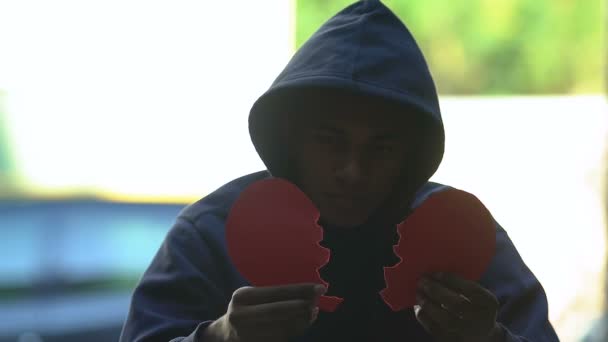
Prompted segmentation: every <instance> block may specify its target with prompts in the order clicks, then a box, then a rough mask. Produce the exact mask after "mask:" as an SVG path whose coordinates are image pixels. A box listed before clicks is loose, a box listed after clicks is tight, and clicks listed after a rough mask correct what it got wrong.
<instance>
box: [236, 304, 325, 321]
mask: <svg viewBox="0 0 608 342" xmlns="http://www.w3.org/2000/svg"><path fill="white" fill-rule="evenodd" d="M313 308H314V304H313V302H312V301H310V300H301V299H295V300H287V301H283V302H276V303H266V304H259V305H250V306H243V307H239V308H237V309H235V310H234V311H233V312H232V316H233V317H234V319H235V320H237V321H252V320H253V321H260V320H278V319H282V318H285V317H289V316H291V315H297V314H300V313H304V314H305V313H309V314H310V313H311V312H312V310H313Z"/></svg>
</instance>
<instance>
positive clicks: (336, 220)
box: [320, 214, 367, 228]
mask: <svg viewBox="0 0 608 342" xmlns="http://www.w3.org/2000/svg"><path fill="white" fill-rule="evenodd" d="M366 219H367V218H362V217H356V216H355V215H351V216H340V215H326V216H323V215H322V214H321V220H320V221H321V224H323V223H326V224H329V225H332V226H336V227H340V228H354V227H357V226H360V225H362V224H363V223H365V221H366Z"/></svg>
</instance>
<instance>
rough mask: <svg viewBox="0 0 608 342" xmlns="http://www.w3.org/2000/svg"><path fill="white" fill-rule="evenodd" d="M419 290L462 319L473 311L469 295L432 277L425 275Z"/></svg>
mask: <svg viewBox="0 0 608 342" xmlns="http://www.w3.org/2000/svg"><path fill="white" fill-rule="evenodd" d="M418 290H419V291H422V292H423V293H424V294H425V295H426V296H428V297H429V298H431V299H432V300H433V301H434V302H435V303H438V304H440V305H441V306H442V307H443V308H444V309H445V310H448V311H450V312H451V313H453V314H455V315H456V316H458V317H459V318H461V319H462V318H463V316H464V315H465V314H467V313H468V312H469V311H471V305H470V304H471V301H470V300H469V299H468V298H467V297H465V296H463V295H461V294H459V293H456V292H454V291H453V290H452V289H450V288H448V287H446V286H445V285H443V284H442V283H440V282H438V281H436V280H433V279H432V278H428V277H423V278H422V279H421V280H420V283H419V286H418Z"/></svg>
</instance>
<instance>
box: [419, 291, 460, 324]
mask: <svg viewBox="0 0 608 342" xmlns="http://www.w3.org/2000/svg"><path fill="white" fill-rule="evenodd" d="M416 302H417V304H418V305H419V306H420V308H421V309H420V310H423V311H424V312H425V315H426V316H428V317H429V318H430V319H431V320H432V321H433V322H435V323H437V324H438V325H439V326H440V327H441V328H442V330H445V331H449V332H452V333H453V332H456V331H464V328H465V322H464V321H463V320H462V319H461V318H460V317H458V316H457V315H455V314H453V313H451V312H450V311H448V310H445V308H444V307H443V306H441V304H440V303H436V302H434V301H433V300H432V299H431V298H429V297H427V296H426V295H425V294H424V293H418V294H417V295H416Z"/></svg>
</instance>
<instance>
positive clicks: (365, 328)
mask: <svg viewBox="0 0 608 342" xmlns="http://www.w3.org/2000/svg"><path fill="white" fill-rule="evenodd" d="M345 99H348V101H349V103H347V104H345V105H346V106H348V105H353V103H356V102H358V101H366V102H367V103H379V104H380V103H381V104H382V106H385V105H386V106H389V107H390V108H392V110H398V111H400V112H402V113H403V115H412V116H415V118H416V120H415V121H414V122H416V125H417V126H416V133H415V134H416V139H417V144H416V146H417V150H418V153H417V154H416V155H415V156H413V157H411V158H412V159H411V160H409V161H408V164H407V166H406V167H404V170H403V173H402V175H403V176H402V177H401V178H400V179H399V180H398V181H397V184H396V185H395V187H394V192H393V193H392V194H391V195H390V196H388V198H387V200H386V202H385V203H384V205H383V206H382V207H381V208H380V209H379V210H378V211H377V212H376V213H374V214H373V215H372V217H370V219H369V220H368V222H366V223H365V224H363V225H361V226H360V227H356V228H354V229H348V230H343V229H335V228H336V227H325V226H324V227H323V228H324V239H323V241H322V242H321V244H322V245H324V246H325V247H327V248H329V249H330V250H331V253H332V254H331V259H330V262H329V263H328V264H327V265H326V266H325V267H324V268H323V269H322V270H321V275H322V276H323V278H324V279H325V280H327V281H328V282H329V283H330V284H331V285H330V288H329V292H328V295H339V296H342V297H344V298H345V301H344V303H343V304H342V305H341V306H340V307H339V309H338V310H337V311H336V312H333V313H324V312H321V313H320V315H319V317H318V319H317V320H316V321H315V323H314V324H313V325H312V326H311V327H310V329H308V331H307V332H306V334H305V335H304V336H301V337H299V338H297V339H295V340H294V341H298V342H305V341H306V342H308V341H315V342H323V341H401V342H405V341H412V342H414V341H420V342H423V341H432V339H431V337H430V336H429V335H428V334H427V333H426V332H425V331H424V329H423V328H422V326H420V324H418V322H417V321H416V318H415V316H414V312H413V310H412V309H407V310H403V311H400V312H393V311H392V310H390V309H389V308H388V306H387V305H386V304H385V303H384V302H383V301H382V299H381V297H380V295H379V293H378V292H379V291H380V290H382V289H383V288H384V287H385V285H386V284H385V283H384V279H383V272H382V270H383V267H386V266H390V265H393V264H394V263H395V262H396V261H397V259H396V256H395V255H393V254H392V253H390V252H387V251H390V250H391V246H392V245H395V244H396V243H397V239H398V236H397V235H396V232H395V224H396V223H399V222H400V221H401V220H403V219H404V218H405V217H407V215H408V214H409V213H410V212H411V211H412V210H413V209H415V208H416V207H417V206H418V205H420V204H421V203H423V202H424V201H425V199H426V198H428V196H429V195H430V194H432V193H434V192H437V191H443V190H445V189H447V188H448V187H447V186H445V185H441V184H437V183H432V182H429V181H428V180H429V178H430V177H431V176H432V175H433V174H434V173H435V171H436V170H437V168H438V167H439V164H440V162H441V159H442V157H443V151H444V131H443V124H442V121H441V112H440V108H439V102H438V99H437V92H436V89H435V85H434V82H433V79H432V76H431V73H430V72H429V69H428V66H427V64H426V62H425V59H424V56H423V55H422V52H421V51H420V49H419V48H418V46H417V44H416V42H415V40H414V38H413V37H412V35H411V34H410V32H409V31H408V29H407V28H406V27H405V26H404V24H403V23H402V22H401V21H400V20H399V19H398V18H397V17H396V16H395V15H394V14H393V13H392V12H391V11H390V10H389V9H388V8H387V7H386V6H384V5H383V4H382V3H381V2H380V1H359V2H357V3H355V4H353V5H351V6H349V7H347V8H345V9H344V10H342V11H341V12H340V13H338V14H337V15H335V16H334V17H332V18H331V19H330V20H329V21H327V22H326V23H325V24H324V25H323V26H322V27H321V28H320V29H319V30H318V31H317V32H316V33H315V34H314V35H313V36H312V37H311V38H310V39H309V40H308V41H307V42H306V43H305V44H304V45H303V46H302V47H301V48H300V49H299V50H298V51H297V53H296V54H295V55H294V57H293V58H292V60H291V61H290V62H289V64H288V65H287V66H286V68H285V69H284V71H283V72H282V73H281V74H280V75H279V76H278V77H277V79H276V80H275V82H274V83H273V84H272V86H271V87H270V89H269V90H268V91H267V92H266V93H265V94H263V95H262V96H261V97H260V98H259V99H258V100H257V101H256V103H255V104H254V105H253V107H252V109H251V112H250V116H249V130H250V135H251V139H252V142H253V144H254V146H255V148H256V151H257V152H258V154H259V155H260V158H261V159H262V160H263V161H264V163H265V165H266V167H267V170H264V171H260V172H257V173H254V174H250V175H246V176H244V177H241V178H239V179H236V180H233V181H231V182H229V183H227V184H226V185H224V186H222V187H221V188H219V189H217V190H216V191H214V192H213V193H211V194H210V195H208V196H206V197H204V198H203V199H201V200H199V201H198V202H196V203H194V204H192V205H190V206H188V207H186V208H185V209H184V210H183V211H182V212H181V213H180V214H179V216H178V217H177V219H176V222H175V225H174V226H173V227H172V228H171V230H170V231H169V233H168V235H167V236H166V238H165V241H164V242H163V244H162V246H161V247H160V249H159V251H158V253H157V254H156V256H155V257H154V260H153V261H152V263H151V265H150V266H149V268H148V269H147V271H146V272H145V274H144V276H143V277H142V279H141V281H140V282H139V284H138V285H137V287H136V289H135V291H134V293H133V298H132V302H131V308H130V311H129V315H128V318H127V321H126V323H125V326H124V329H123V332H122V336H121V339H120V340H121V341H123V342H127V341H129V342H135V341H139V342H143V341H182V342H187V341H203V340H202V333H203V331H204V329H205V328H206V327H207V326H208V325H209V324H210V323H211V322H212V321H213V320H215V319H217V318H218V317H220V316H222V315H223V314H224V313H225V312H226V309H227V306H228V304H229V302H230V299H231V296H232V293H233V292H234V291H235V290H236V289H238V288H239V287H242V286H248V285H251V284H249V283H248V282H247V280H246V279H244V278H243V276H242V275H241V274H239V272H238V271H237V270H236V269H235V267H234V265H233V264H232V262H231V260H230V258H229V255H228V253H227V250H226V241H225V236H224V224H225V221H226V217H227V215H228V212H229V210H230V208H231V206H232V204H233V203H234V201H235V200H236V199H237V198H238V196H239V194H240V193H241V192H242V191H243V190H244V189H245V188H246V187H247V186H248V185H249V184H251V183H253V182H255V181H257V180H261V179H265V178H268V177H282V178H286V179H290V180H291V179H292V177H293V170H291V169H290V166H291V165H292V163H290V162H289V160H290V155H289V148H288V146H289V144H288V143H286V140H288V139H289V136H288V135H286V134H285V129H284V128H285V127H286V126H285V125H286V123H288V122H289V120H290V117H291V115H296V114H294V113H300V114H297V115H302V113H305V112H306V111H302V110H301V109H302V106H306V107H307V109H308V110H315V108H323V107H326V108H329V107H331V106H332V105H336V103H335V102H336V101H344V100H345ZM374 101H375V102H374ZM338 105H339V106H341V105H342V104H340V103H338ZM355 105H356V104H355ZM296 108H298V109H300V110H295V109H296ZM378 108H380V105H379V106H378ZM382 108H385V107H382ZM378 115H382V113H378ZM496 243H497V249H496V254H495V256H494V258H493V261H492V263H491V265H490V267H489V268H488V270H487V271H486V273H485V274H484V276H483V278H482V279H481V281H480V283H481V284H482V285H483V286H484V287H485V288H487V289H488V290H490V291H491V292H492V293H494V294H495V295H496V297H497V298H498V300H499V301H500V311H499V313H498V322H499V323H500V324H501V325H502V327H503V328H504V330H505V336H506V340H507V341H538V342H541V341H558V338H557V336H556V335H555V332H554V330H553V328H552V326H551V324H550V323H549V321H548V313H547V299H546V296H545V292H544V290H543V288H542V286H541V284H540V283H539V282H538V280H537V279H536V278H535V276H534V275H533V274H532V272H531V271H530V270H529V269H528V267H527V266H526V265H525V264H524V262H523V261H522V259H521V258H520V256H519V254H518V252H517V250H516V249H515V247H514V246H513V244H512V242H511V240H510V239H509V237H508V235H507V233H506V232H505V231H504V230H503V229H502V228H501V227H500V226H499V225H498V223H497V224H496ZM387 247H388V248H387Z"/></svg>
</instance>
